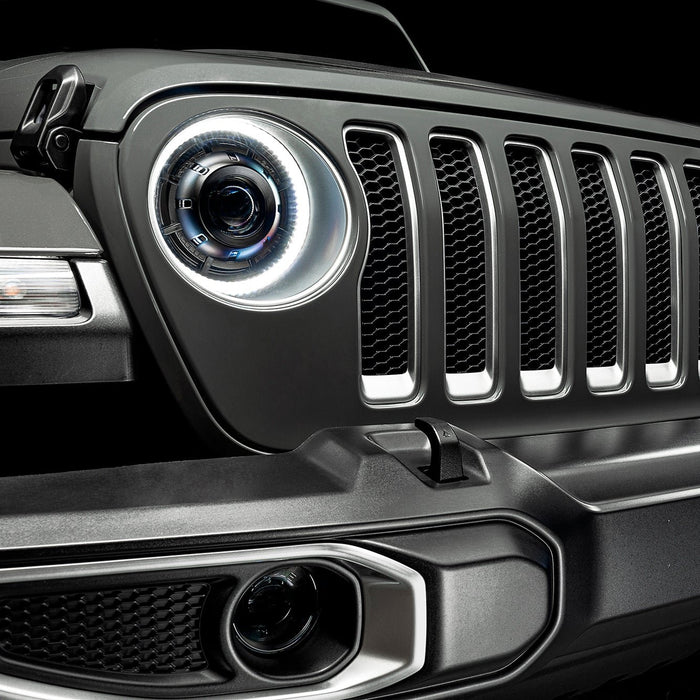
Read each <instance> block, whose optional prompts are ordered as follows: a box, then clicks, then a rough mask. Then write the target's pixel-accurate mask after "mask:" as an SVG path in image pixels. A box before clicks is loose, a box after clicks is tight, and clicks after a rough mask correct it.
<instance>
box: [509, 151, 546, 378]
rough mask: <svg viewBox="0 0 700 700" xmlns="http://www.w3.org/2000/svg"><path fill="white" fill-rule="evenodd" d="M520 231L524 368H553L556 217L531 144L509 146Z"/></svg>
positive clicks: (536, 152)
mask: <svg viewBox="0 0 700 700" xmlns="http://www.w3.org/2000/svg"><path fill="white" fill-rule="evenodd" d="M505 150H506V158H507V160H508V168H509V170H510V176H511V180H512V182H513V191H514V193H515V201H516V204H517V207H518V227H519V233H520V368H521V370H526V371H527V370H545V369H551V368H552V367H554V366H555V363H556V344H557V252H556V240H555V231H554V216H553V214H552V205H551V202H550V199H549V194H548V192H547V186H546V183H545V177H544V174H543V172H542V165H541V163H540V157H539V150H538V149H537V148H535V147H532V146H524V145H518V144H507V145H506V149H505Z"/></svg>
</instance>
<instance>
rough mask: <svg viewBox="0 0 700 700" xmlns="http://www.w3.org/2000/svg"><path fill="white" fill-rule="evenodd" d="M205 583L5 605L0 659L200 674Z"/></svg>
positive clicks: (1, 606)
mask: <svg viewBox="0 0 700 700" xmlns="http://www.w3.org/2000/svg"><path fill="white" fill-rule="evenodd" d="M208 592H209V584H207V583H181V584H169V585H164V586H153V587H139V588H124V589H120V590H108V591H90V592H76V593H66V594H61V595H34V596H27V597H13V598H2V599H0V654H2V655H7V656H11V657H14V658H20V659H21V660H23V661H27V662H33V663H42V664H51V665H56V666H66V667H70V668H75V669H83V670H87V671H92V672H96V671H97V672H110V673H128V674H170V673H188V672H193V671H201V670H203V669H206V668H207V665H208V664H207V660H206V658H205V655H204V652H203V650H202V645H201V641H200V621H201V615H202V607H203V605H204V601H205V599H206V597H207V594H208Z"/></svg>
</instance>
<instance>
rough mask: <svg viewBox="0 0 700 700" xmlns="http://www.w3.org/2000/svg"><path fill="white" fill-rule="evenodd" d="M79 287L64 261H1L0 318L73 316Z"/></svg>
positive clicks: (77, 308)
mask: <svg viewBox="0 0 700 700" xmlns="http://www.w3.org/2000/svg"><path fill="white" fill-rule="evenodd" d="M79 311H80V293H79V292H78V283H77V282H76V279H75V275H74V274H73V271H72V270H71V268H70V265H69V264H68V262H67V261H65V260H38V259H31V258H0V318H2V317H13V318H17V317H22V316H28V317H33V318H37V317H42V316H47V317H52V318H55V317H59V318H69V317H71V316H76V315H77V314H78V312H79Z"/></svg>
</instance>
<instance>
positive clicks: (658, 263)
mask: <svg viewBox="0 0 700 700" xmlns="http://www.w3.org/2000/svg"><path fill="white" fill-rule="evenodd" d="M632 171H633V173H634V179H635V182H636V184H637V192H638V194H639V201H640V204H641V207H642V215H643V219H644V239H645V259H646V268H645V272H646V374H647V382H648V383H649V385H650V386H669V385H673V384H674V383H675V382H676V381H677V379H678V345H679V343H678V333H679V309H678V301H679V299H678V278H679V275H680V268H679V260H678V223H677V218H676V215H675V209H674V207H673V205H672V201H673V200H672V197H671V194H670V185H669V182H668V179H667V176H666V173H665V172H664V170H663V168H662V167H661V165H660V163H659V162H658V161H657V160H653V159H651V158H638V157H635V158H633V159H632Z"/></svg>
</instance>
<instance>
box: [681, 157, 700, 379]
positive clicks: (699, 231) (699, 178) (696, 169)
mask: <svg viewBox="0 0 700 700" xmlns="http://www.w3.org/2000/svg"><path fill="white" fill-rule="evenodd" d="M684 170H685V177H686V182H687V183H688V190H689V191H690V199H691V201H692V203H693V211H694V213H695V226H696V235H697V238H698V246H699V247H700V166H698V165H686V166H685V168H684ZM698 269H700V256H699V258H698ZM698 302H699V306H698V328H700V288H698ZM698 370H699V371H700V344H699V345H698Z"/></svg>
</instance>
